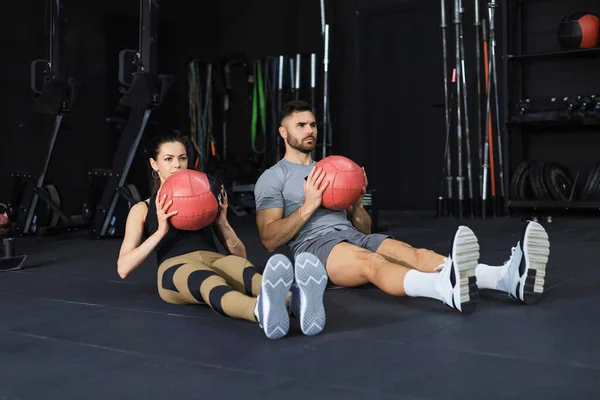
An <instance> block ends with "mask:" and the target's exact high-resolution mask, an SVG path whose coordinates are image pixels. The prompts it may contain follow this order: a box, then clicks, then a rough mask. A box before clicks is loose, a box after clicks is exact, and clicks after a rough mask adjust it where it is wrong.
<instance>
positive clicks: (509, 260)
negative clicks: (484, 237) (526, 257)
mask: <svg viewBox="0 0 600 400" xmlns="http://www.w3.org/2000/svg"><path fill="white" fill-rule="evenodd" d="M515 251H517V247H516V246H515V247H513V248H511V249H510V258H509V259H508V260H507V261H504V265H506V264H510V262H511V261H512V259H513V257H514V255H515Z"/></svg>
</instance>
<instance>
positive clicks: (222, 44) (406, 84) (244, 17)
mask: <svg viewBox="0 0 600 400" xmlns="http://www.w3.org/2000/svg"><path fill="white" fill-rule="evenodd" d="M84 3H85V2H77V1H72V0H71V1H69V2H68V3H67V4H68V7H69V9H70V14H71V15H76V17H74V18H71V20H70V22H69V27H68V29H69V31H70V34H69V35H68V37H67V41H68V49H69V50H70V52H71V53H70V54H71V55H70V65H71V67H72V75H74V76H75V77H76V78H77V79H78V80H79V81H81V82H82V84H83V91H82V96H81V98H80V101H79V103H78V104H77V107H76V109H75V110H73V113H72V114H71V115H69V116H68V118H67V119H66V120H65V125H66V127H67V128H68V129H65V131H64V132H62V133H61V136H60V137H59V141H58V143H57V147H56V151H55V155H54V159H53V160H52V165H51V168H50V170H49V176H48V177H49V178H50V179H51V180H54V181H55V182H56V184H57V186H58V187H59V190H60V191H61V195H62V197H63V202H65V203H66V204H65V205H66V206H67V208H68V210H67V211H68V212H78V211H79V207H80V205H81V202H82V201H83V198H84V197H85V189H86V185H87V171H89V170H90V169H92V168H97V167H110V164H111V161H112V156H113V154H114V148H115V146H116V142H117V140H118V132H115V131H114V129H111V128H109V127H108V126H107V123H106V121H105V119H106V117H108V116H110V115H113V112H114V108H113V107H114V106H113V105H112V104H111V103H113V102H114V100H113V99H115V97H114V91H115V90H116V87H115V79H116V77H115V76H113V75H114V71H111V72H110V75H107V74H108V68H109V65H110V62H109V60H108V59H107V57H109V56H108V54H107V52H113V53H114V51H115V50H114V49H115V44H114V41H115V40H117V41H118V35H115V32H112V31H111V32H107V30H108V29H111V28H110V25H111V23H110V22H107V21H111V18H113V17H114V18H113V19H112V20H117V19H119V17H118V16H122V17H123V18H124V19H121V21H124V20H130V21H134V20H136V21H137V18H138V12H139V1H138V0H127V1H123V0H110V1H105V2H92V3H89V4H87V3H85V4H84ZM439 3H440V2H439V1H438V0H422V1H417V0H404V1H403V0H329V1H327V13H328V21H329V22H330V24H331V50H330V51H331V67H330V79H331V81H330V83H331V88H330V93H331V98H330V99H331V107H332V122H333V132H334V135H335V137H334V141H335V142H334V151H335V152H336V153H340V154H345V155H347V156H349V157H351V158H353V159H355V160H356V161H357V162H359V163H360V164H361V165H365V167H366V168H367V171H368V173H369V178H370V182H371V183H372V186H374V187H377V188H378V189H379V190H380V194H382V196H381V197H380V200H381V202H382V204H381V205H382V206H383V207H384V208H391V209H428V210H433V208H434V205H435V196H436V195H437V190H438V187H439V176H440V173H441V164H442V161H443V138H444V133H445V132H443V108H441V107H439V106H440V105H442V104H443V86H442V70H441V33H440V28H439V19H440V9H439V7H440V5H439ZM470 3H471V2H468V4H466V5H465V6H466V12H467V14H466V28H465V29H466V32H465V33H466V40H467V52H468V53H469V57H471V58H472V57H473V44H472V18H473V16H472V9H471V7H472V5H471V4H470ZM16 4H17V3H14V2H12V3H7V5H5V13H4V14H5V15H11V19H10V20H7V23H5V24H3V25H2V28H0V30H1V33H2V34H3V37H5V38H11V41H7V40H6V41H4V43H5V52H4V54H5V57H6V59H8V60H10V62H8V63H3V64H2V66H1V67H0V68H1V70H2V72H3V73H2V75H1V77H0V79H1V82H2V84H3V86H2V87H3V88H4V90H3V91H2V94H1V95H0V99H1V100H0V104H1V105H2V113H3V118H2V138H3V139H2V144H1V146H0V183H1V184H0V200H1V201H6V200H8V195H9V193H10V189H9V187H8V185H9V183H10V173H11V172H13V171H27V170H29V171H30V172H37V171H36V170H32V169H31V168H32V167H33V165H34V164H33V163H32V160H39V159H40V158H41V157H42V156H43V154H44V151H45V149H46V141H47V136H48V127H47V126H46V130H44V131H42V130H41V121H40V118H38V117H35V116H34V115H33V114H32V112H31V101H32V96H31V93H30V91H29V64H30V63H31V61H32V60H33V59H36V58H43V57H45V56H46V55H45V45H46V39H45V37H44V29H45V19H44V11H45V10H44V6H43V4H44V2H42V1H39V0H24V1H22V2H19V3H18V7H17V5H16ZM485 5H486V4H485V3H482V12H486V11H487V10H486V7H485ZM111 16H113V17H111ZM451 18H452V16H451V15H449V21H451ZM536 18H537V19H538V20H539V19H542V20H543V18H544V10H543V9H542V10H540V11H539V12H538V14H536ZM548 18H556V15H554V14H552V15H549V16H548ZM22 21H28V22H27V24H23V23H22ZM500 21H501V15H499V14H498V22H497V25H498V27H500V25H501V22H500ZM542 22H543V21H542ZM540 23H541V22H538V25H539V24H540ZM553 24H554V23H552V24H548V23H546V25H545V26H546V28H545V29H546V30H547V31H546V32H545V33H543V35H539V36H540V37H536V36H535V35H533V36H532V38H531V40H532V43H530V45H531V46H533V47H535V46H536V43H537V42H536V40H540V41H545V42H540V43H542V45H545V46H547V45H548V44H547V41H548V36H549V35H552V32H550V31H551V30H552V29H551V28H552V27H553V26H554V25H553ZM451 28H452V26H450V29H451ZM135 29H137V27H135V28H134V30H135ZM320 29H321V21H320V10H319V1H317V0H311V1H301V0H294V1H285V2H282V1H277V0H264V1H260V0H250V1H236V0H221V1H215V2H198V1H192V0H188V1H177V2H162V3H161V30H160V33H159V40H160V42H159V43H160V48H159V53H160V64H159V65H160V72H162V73H170V74H174V75H175V76H176V79H177V81H176V84H175V86H174V87H173V90H172V91H171V93H170V94H169V96H168V98H167V100H166V103H165V105H164V107H161V109H160V110H159V111H158V112H157V115H156V117H155V120H156V121H157V122H158V123H160V128H161V129H178V130H181V131H184V132H187V131H188V130H189V121H188V104H187V103H188V93H187V91H188V87H187V86H188V84H187V68H188V63H189V62H190V61H191V60H192V59H195V58H197V59H200V60H202V61H207V62H208V61H214V60H216V59H218V57H219V56H222V55H224V54H228V53H232V52H239V53H244V54H246V55H248V56H249V57H251V58H258V57H261V58H264V57H266V56H276V55H279V54H289V55H293V54H295V53H297V52H300V53H303V54H308V53H311V52H316V53H318V54H319V55H322V42H321V34H320ZM109 39H110V40H112V41H113V43H112V44H111V50H108V48H107V46H108V45H107V43H106V41H107V40H109ZM498 39H499V46H501V42H500V37H499V38H498ZM129 40H130V39H128V40H123V43H125V42H127V41H129ZM135 40H136V41H137V38H136V39H135ZM124 47H125V45H124ZM499 49H500V47H499ZM451 52H452V50H451ZM110 57H114V54H111V55H110ZM113 65H114V64H113ZM319 67H321V66H320V65H319ZM469 68H470V70H471V71H472V68H471V67H469ZM500 83H501V82H500ZM436 106H437V107H436ZM320 107H321V97H318V104H317V109H319V108H320ZM318 117H319V118H321V115H318ZM473 135H474V134H473ZM409 139H411V140H409ZM412 139H414V141H413V140H412ZM34 144H35V145H36V146H37V147H35V148H34V147H33V145H34ZM392 160H393V161H392ZM380 161H383V162H380ZM136 162H137V163H138V164H139V165H138V166H137V168H138V171H137V173H136V174H135V179H136V180H137V181H136V182H134V183H136V184H137V185H142V186H144V185H146V179H145V178H146V177H145V168H146V165H145V163H146V162H147V161H146V159H145V155H143V154H142V155H139V156H138V158H137V159H136ZM390 176H391V177H393V181H391V182H390V178H389V177H390ZM384 179H385V181H384ZM382 188H385V189H384V190H383V192H381V190H382Z"/></svg>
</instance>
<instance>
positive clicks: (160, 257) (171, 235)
mask: <svg viewBox="0 0 600 400" xmlns="http://www.w3.org/2000/svg"><path fill="white" fill-rule="evenodd" d="M144 204H146V205H147V206H148V215H146V220H145V221H144V233H145V235H146V237H149V236H151V235H152V234H154V232H156V230H157V229H158V217H157V216H156V194H154V195H153V196H151V197H150V200H149V203H148V202H145V201H144ZM200 250H205V251H214V252H218V249H217V243H216V241H215V235H214V232H213V227H212V225H209V226H207V227H206V228H203V229H200V230H198V231H182V230H179V229H176V228H174V227H173V226H171V228H170V229H169V232H167V234H166V235H165V237H164V238H163V239H162V240H161V241H160V243H159V244H158V246H156V258H157V260H156V261H157V262H158V264H159V265H160V264H161V263H162V262H163V261H165V260H167V259H169V258H171V257H176V256H180V255H183V254H188V253H193V252H195V251H200Z"/></svg>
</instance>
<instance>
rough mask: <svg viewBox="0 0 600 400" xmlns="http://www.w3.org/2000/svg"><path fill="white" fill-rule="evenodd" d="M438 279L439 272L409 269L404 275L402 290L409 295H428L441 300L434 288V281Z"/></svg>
mask: <svg viewBox="0 0 600 400" xmlns="http://www.w3.org/2000/svg"><path fill="white" fill-rule="evenodd" d="M439 279H440V274H439V273H436V272H434V273H430V272H421V271H417V270H414V269H411V270H410V271H408V272H407V273H406V275H405V276H404V291H405V292H406V294H407V295H408V296H410V297H429V298H432V299H438V300H442V296H440V294H439V293H438V292H437V291H436V290H435V283H436V282H437V281H438V280H439Z"/></svg>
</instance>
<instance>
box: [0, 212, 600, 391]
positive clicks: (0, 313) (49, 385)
mask: <svg viewBox="0 0 600 400" xmlns="http://www.w3.org/2000/svg"><path fill="white" fill-rule="evenodd" d="M382 220H383V221H385V223H384V224H383V225H385V226H388V227H389V233H391V234H393V235H395V236H396V237H397V238H398V239H400V240H404V241H407V242H409V243H410V244H412V245H414V246H419V247H427V248H430V249H432V250H436V251H438V252H441V253H443V254H447V253H448V252H449V249H450V247H449V246H450V242H451V238H452V236H453V233H454V231H455V229H456V226H457V223H458V222H457V221H456V220H452V219H447V220H438V219H435V218H432V217H423V216H420V215H415V214H394V215H391V214H390V215H386V214H384V215H383V218H382ZM463 223H466V224H467V225H469V226H470V227H471V228H472V229H473V230H474V231H475V233H476V234H477V235H478V237H479V240H480V246H481V254H482V257H481V262H485V263H488V264H501V263H502V262H503V261H505V260H507V259H508V257H509V256H510V249H511V246H513V245H515V244H516V242H517V240H518V238H519V236H520V234H521V230H522V227H523V225H524V224H523V222H522V221H521V220H520V219H519V218H512V219H495V220H485V221H482V220H473V221H465V222H463ZM232 224H233V225H234V227H236V229H237V230H238V231H239V232H240V236H242V238H243V239H244V241H245V243H246V246H247V248H248V249H249V258H250V259H251V260H252V261H253V262H254V263H255V264H257V265H263V264H264V263H265V262H266V260H267V258H268V257H269V254H268V253H266V251H264V250H263V249H262V247H261V246H260V243H259V240H258V237H257V233H256V228H255V226H254V219H253V218H252V217H245V218H236V219H234V220H233V221H232ZM544 226H545V227H546V229H547V230H548V233H549V235H550V243H551V254H550V262H549V265H548V271H547V280H546V292H545V295H544V297H543V298H542V300H541V301H540V303H538V304H536V305H532V306H525V305H520V304H518V303H517V302H516V301H514V300H512V299H510V298H508V297H507V296H504V295H501V294H500V295H499V294H494V293H482V298H481V301H480V303H479V305H478V308H477V310H476V312H475V313H474V314H471V315H461V314H459V313H457V312H456V311H454V310H452V309H450V308H448V307H446V306H444V305H442V304H441V303H439V302H437V301H435V300H429V299H412V298H393V297H391V296H388V295H385V294H383V293H381V292H380V291H378V290H377V289H375V288H374V287H365V288H360V289H334V290H328V291H327V292H326V300H325V301H326V307H327V327H326V328H325V331H323V333H321V335H319V336H316V337H306V336H303V335H302V334H301V333H300V332H299V327H298V324H297V322H296V321H293V322H292V327H291V330H290V334H289V335H288V336H287V337H285V338H283V339H281V340H277V341H271V340H268V339H266V337H265V336H264V334H263V333H262V331H261V330H260V329H259V328H258V327H257V326H256V325H253V324H250V323H247V322H243V321H234V320H229V319H225V318H223V317H220V316H218V315H216V314H215V313H213V312H212V311H211V310H210V309H209V308H208V307H207V306H173V305H169V304H165V303H163V302H162V301H161V300H160V298H159V297H158V295H157V292H156V283H155V271H156V269H155V268H156V266H155V262H154V261H153V260H152V261H148V262H147V263H146V264H145V265H144V266H142V267H140V269H139V270H138V271H136V273H134V275H133V276H132V277H131V278H130V279H128V280H127V281H122V280H120V279H119V277H118V276H117V274H116V260H117V252H118V249H119V245H120V242H119V241H118V240H102V241H95V240H92V239H90V238H89V237H88V236H87V235H86V234H84V233H79V234H71V235H70V236H67V235H61V236H55V237H49V238H46V240H45V241H44V242H43V243H38V242H37V241H36V240H35V239H33V238H25V239H19V241H18V242H17V250H18V251H19V252H21V253H23V252H26V253H28V254H29V257H28V259H27V261H26V264H25V268H24V269H22V270H20V271H16V272H6V273H0V304H1V305H0V343H2V344H1V345H0V363H1V365H2V373H1V374H0V399H39V398H45V399H61V400H65V399H88V400H89V399H111V398H117V399H166V398H170V399H177V398H209V399H225V398H245V399H248V398H260V399H266V398H273V399H306V398H310V399H331V398H342V399H365V398H367V396H368V397H369V398H372V399H379V398H393V399H425V398H427V399H432V398H440V399H441V398H443V399H451V398H456V399H465V398H473V399H482V398H485V399H493V398H544V399H553V398H557V399H558V398H560V399H563V398H571V399H579V398H588V399H593V398H599V394H600V383H599V382H600V348H599V347H600V346H599V345H598V338H599V337H600V319H599V318H598V315H599V314H598V311H597V308H598V304H600V291H598V287H599V286H600V272H599V271H598V269H597V268H598V257H597V248H598V243H600V237H599V236H600V235H599V233H600V230H599V229H598V221H597V219H575V218H569V219H562V218H556V217H555V219H554V222H553V223H551V224H544ZM594 310H596V311H594ZM594 315H595V316H594Z"/></svg>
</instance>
